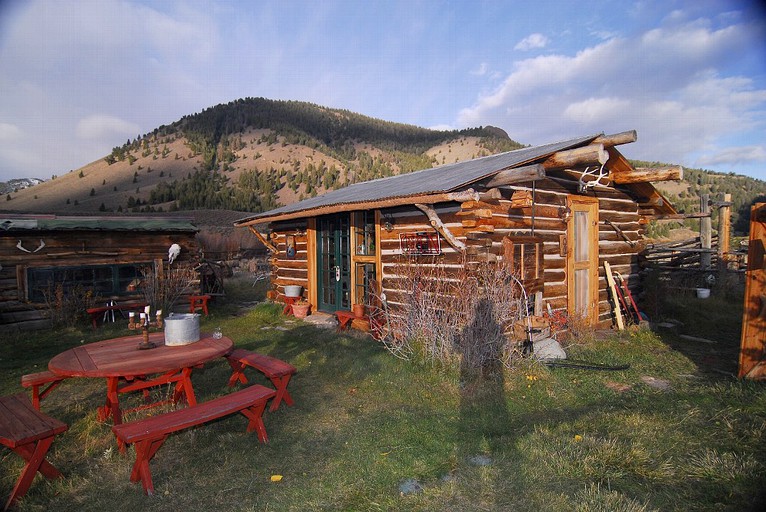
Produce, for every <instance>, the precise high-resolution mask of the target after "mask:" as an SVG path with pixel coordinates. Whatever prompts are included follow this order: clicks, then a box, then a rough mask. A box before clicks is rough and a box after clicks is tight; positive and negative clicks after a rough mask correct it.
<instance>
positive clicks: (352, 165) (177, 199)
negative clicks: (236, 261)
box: [0, 98, 521, 214]
mask: <svg viewBox="0 0 766 512" xmlns="http://www.w3.org/2000/svg"><path fill="white" fill-rule="evenodd" d="M519 147H521V144H519V143H517V142H514V141H513V140H511V139H510V138H508V136H507V135H506V134H505V132H503V131H502V130H500V129H497V128H492V127H487V128H474V129H467V130H460V131H437V130H428V129H425V128H419V127H416V126H411V125H404V124H399V123H391V122H388V121H381V120H379V119H373V118H369V117H365V116H362V115H360V114H355V113H353V112H349V111H346V110H339V109H329V108H324V107H321V106H318V105H314V104H310V103H303V102H295V101H272V100H266V99H262V98H247V99H242V100H237V101H234V102H231V103H228V104H225V105H217V106H215V107H211V108H209V109H206V110H204V111H202V112H200V113H198V114H194V115H189V116H185V117H183V118H182V119H180V120H179V121H177V122H175V123H173V124H171V125H168V126H160V127H158V128H157V129H155V130H154V131H153V132H152V133H149V134H146V135H143V136H140V137H137V138H136V139H135V140H128V141H127V142H126V143H125V144H123V145H122V146H119V147H115V148H114V149H113V150H112V152H111V153H110V154H109V155H106V156H105V157H104V158H103V159H100V160H97V161H95V162H92V163H90V164H88V165H86V166H84V167H82V168H80V169H76V170H73V171H70V172H69V173H67V174H65V175H63V176H54V177H53V178H52V179H51V180H49V181H47V182H45V183H42V184H40V185H37V186H35V187H32V188H29V189H25V190H19V191H17V192H14V193H10V194H8V195H7V196H6V200H5V201H3V204H2V205H0V208H2V209H5V210H15V211H24V212H58V213H69V214H74V213H89V212H97V211H102V212H109V211H111V212H121V211H144V212H145V211H174V210H179V209H181V210H190V209H198V208H208V209H231V210H240V211H250V212H257V211H263V210H267V209H270V208H274V207H276V206H278V205H280V204H287V203H290V202H294V201H296V200H299V199H302V198H304V197H310V196H314V195H316V194H319V193H322V192H324V191H326V190H329V189H334V188H338V187H341V186H344V185H346V184H349V183H353V182H356V181H364V180H368V179H372V178H376V177H380V176H389V175H393V174H399V173H403V172H410V171H413V170H417V169H423V168H426V167H430V166H433V165H437V164H443V163H452V162H455V161H460V160H466V159H470V158H475V157H478V156H483V155H488V154H492V153H496V152H499V151H508V150H511V149H516V148H519Z"/></svg>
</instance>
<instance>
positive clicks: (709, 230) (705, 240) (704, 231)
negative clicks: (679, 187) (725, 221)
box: [700, 194, 713, 270]
mask: <svg viewBox="0 0 766 512" xmlns="http://www.w3.org/2000/svg"><path fill="white" fill-rule="evenodd" d="M700 213H708V214H709V213H710V196H709V195H708V194H702V195H701V196H700ZM700 244H701V248H702V249H710V248H712V245H713V224H712V220H711V219H710V216H709V215H708V216H707V217H702V218H701V219H700ZM712 261H713V255H712V254H710V253H709V252H705V251H703V252H701V253H700V266H701V267H702V269H703V270H705V269H708V268H710V266H711V265H712Z"/></svg>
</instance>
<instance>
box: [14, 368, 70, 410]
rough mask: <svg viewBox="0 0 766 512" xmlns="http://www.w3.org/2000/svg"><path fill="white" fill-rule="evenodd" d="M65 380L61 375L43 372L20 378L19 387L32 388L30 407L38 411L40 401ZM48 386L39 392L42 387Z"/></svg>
mask: <svg viewBox="0 0 766 512" xmlns="http://www.w3.org/2000/svg"><path fill="white" fill-rule="evenodd" d="M64 379H66V377H63V376H61V375H56V374H55V373H53V372H51V371H48V370H45V371H42V372H37V373H30V374H27V375H22V376H21V386H22V387H25V388H30V387H31V388H32V405H33V406H34V408H35V409H37V410H38V411H39V410H40V401H41V400H42V399H44V398H45V397H46V396H48V395H49V394H50V392H51V391H53V390H54V389H56V387H58V385H59V384H61V382H62V381H63V380H64ZM46 384H48V386H47V387H46V388H45V389H43V390H42V391H40V388H41V387H42V386H45V385H46Z"/></svg>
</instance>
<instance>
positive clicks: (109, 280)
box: [27, 262, 151, 303]
mask: <svg viewBox="0 0 766 512" xmlns="http://www.w3.org/2000/svg"><path fill="white" fill-rule="evenodd" d="M149 265H151V263H149V262H147V263H133V264H122V265H88V266H76V267H74V266H73V267H35V268H28V269H27V287H28V288H27V289H28V290H29V297H28V298H29V300H30V301H31V302H38V303H39V302H45V296H46V294H48V293H51V292H53V291H54V290H55V289H56V287H57V286H58V285H62V287H63V289H64V292H65V293H66V292H67V291H70V290H73V289H74V288H75V287H77V286H80V287H82V288H84V289H86V290H92V291H93V292H94V293H95V294H97V295H100V296H102V297H114V296H118V297H120V296H126V297H127V296H135V295H139V294H140V289H139V287H138V284H139V282H140V281H141V279H142V274H141V268H142V267H146V266H149Z"/></svg>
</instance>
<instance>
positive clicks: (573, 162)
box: [543, 144, 609, 171]
mask: <svg viewBox="0 0 766 512" xmlns="http://www.w3.org/2000/svg"><path fill="white" fill-rule="evenodd" d="M608 159H609V154H608V153H607V152H606V150H605V149H604V145H603V144H591V145H589V146H585V147H582V148H577V149H570V150H567V151H559V152H557V153H554V154H552V155H551V156H549V157H548V158H547V159H546V160H545V161H544V162H543V166H544V167H545V170H546V171H549V170H552V169H568V168H572V167H577V166H581V165H594V164H598V165H603V164H605V163H606V161H607V160H608Z"/></svg>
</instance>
